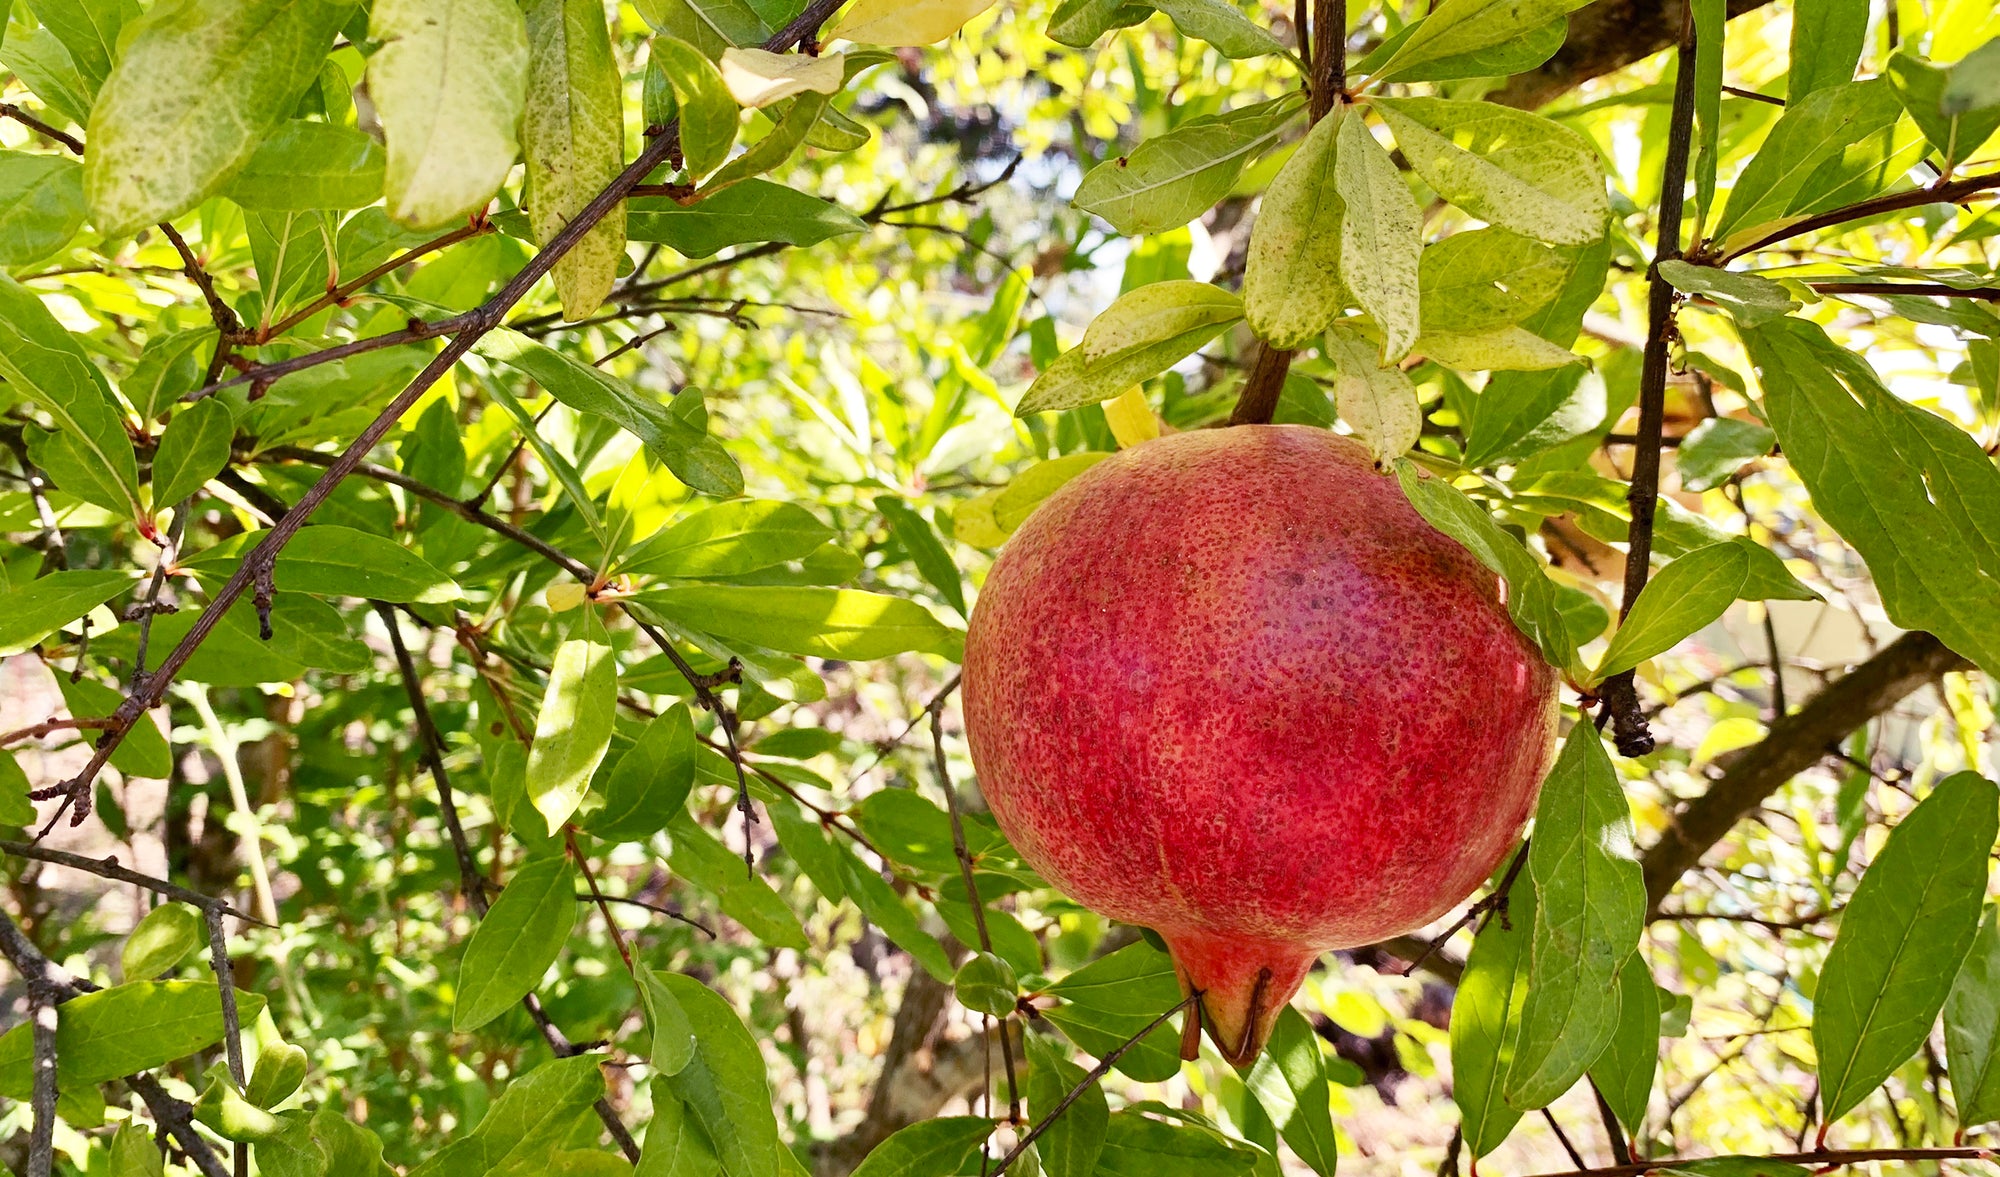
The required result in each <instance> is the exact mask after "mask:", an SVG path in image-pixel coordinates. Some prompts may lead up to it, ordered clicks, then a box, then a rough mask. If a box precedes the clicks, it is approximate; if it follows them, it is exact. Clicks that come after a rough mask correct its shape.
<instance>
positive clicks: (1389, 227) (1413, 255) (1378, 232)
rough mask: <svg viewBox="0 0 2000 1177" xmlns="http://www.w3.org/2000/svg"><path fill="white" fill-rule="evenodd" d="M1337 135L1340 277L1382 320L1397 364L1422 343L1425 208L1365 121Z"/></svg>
mask: <svg viewBox="0 0 2000 1177" xmlns="http://www.w3.org/2000/svg"><path fill="white" fill-rule="evenodd" d="M1338 134H1339V138H1338V140H1337V143H1338V151H1337V152H1336V158H1335V159H1334V164H1333V174H1334V186H1335V188H1336V190H1337V191H1338V192H1339V193H1340V199H1341V200H1343V201H1345V202H1346V205H1347V207H1346V210H1345V212H1344V213H1343V215H1342V217H1341V222H1340V276H1341V280H1342V281H1344V282H1345V283H1346V284H1347V288H1348V289H1349V290H1350V291H1352V292H1353V293H1354V299H1355V301H1356V302H1358V303H1360V304H1361V309H1363V310H1365V311H1367V312H1368V313H1369V314H1370V315H1373V316H1374V317H1375V321H1376V322H1377V323H1379V324H1380V325H1381V329H1382V337H1383V349H1382V350H1383V358H1384V359H1385V360H1387V361H1388V362H1390V363H1394V362H1396V361H1397V360H1400V359H1402V358H1403V357H1404V356H1406V355H1408V354H1410V348H1411V347H1412V346H1414V345H1415V344H1416V342H1417V321H1418V320H1417V267H1418V263H1419V259H1420V258H1421V257H1422V255H1423V251H1424V239H1423V230H1424V216H1423V211H1422V210H1421V209H1419V208H1418V207H1417V200H1416V197H1414V196H1411V195H1410V186H1409V185H1408V184H1406V183H1404V181H1403V173H1402V172H1400V171H1398V170H1397V168H1396V164H1395V162H1394V161H1393V160H1391V159H1390V158H1389V153H1388V152H1387V151H1384V150H1383V149H1382V145H1381V144H1380V143H1378V142H1376V141H1375V136H1374V135H1373V134H1372V133H1371V132H1370V131H1369V130H1368V124H1367V123H1366V122H1365V121H1364V120H1362V119H1360V118H1358V117H1350V118H1344V119H1342V120H1340V130H1339V133H1338Z"/></svg>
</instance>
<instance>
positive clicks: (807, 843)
mask: <svg viewBox="0 0 2000 1177" xmlns="http://www.w3.org/2000/svg"><path fill="white" fill-rule="evenodd" d="M764 812H765V813H767V814H768V815H770V818H771V832H772V833H774V834H776V835H777V837H778V845H779V846H781V847H783V849H784V851H785V853H786V854H788V855H790V856H791V859H792V861H793V862H794V863H796V864H797V865H798V868H799V870H801V871H802V872H804V873H805V875H806V877H807V878H809V879H811V880H812V885H813V886H814V887H815V888H817V889H818V890H819V893H820V895H821V896H823V897H824V898H825V899H826V901H827V902H828V903H839V902H840V901H841V900H842V899H845V898H846V897H847V884H846V883H845V882H843V881H842V878H841V875H842V872H841V869H840V854H839V850H838V848H837V847H835V846H834V845H833V843H832V842H830V841H829V840H828V839H827V834H826V831H825V829H824V828H823V827H821V825H820V824H819V822H817V821H815V820H813V819H812V818H811V817H810V816H809V815H808V814H806V813H805V812H804V811H803V807H795V806H792V805H789V804H785V803H782V802H777V803H773V804H769V805H766V806H765V807H764Z"/></svg>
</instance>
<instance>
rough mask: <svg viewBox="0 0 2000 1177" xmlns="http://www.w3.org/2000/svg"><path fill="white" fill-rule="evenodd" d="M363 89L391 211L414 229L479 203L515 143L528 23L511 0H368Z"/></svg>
mask: <svg viewBox="0 0 2000 1177" xmlns="http://www.w3.org/2000/svg"><path fill="white" fill-rule="evenodd" d="M368 36H369V39H370V40H373V41H377V42H380V43H381V46H382V47H381V48H380V49H378V50H377V51H376V52H375V56H374V57H372V58H370V59H369V60H368V96H369V98H370V99H372V100H373V101H374V104H375V114H376V117H377V118H379V119H380V120H381V123H382V138H383V141H384V142H385V143H386V145H387V146H388V149H389V167H388V171H387V173H386V175H385V177H384V185H385V187H386V189H387V192H388V210H389V215H390V216H391V217H393V218H395V219H396V220H397V221H400V222H401V223H403V224H405V225H408V226H410V227H412V228H417V229H428V228H433V227H435V226H438V225H443V224H445V223H446V222H448V221H451V220H453V219H455V218H457V217H462V216H465V215H467V214H470V213H477V212H479V211H481V210H482V209H484V208H485V207H486V202H487V201H488V200H490V199H492V196H493V193H494V191H495V190H497V189H498V188H499V187H500V183H501V181H503V180H505V179H506V178H507V171H508V169H510V168H512V167H513V166H514V157H515V156H516V155H518V154H519V152H520V148H519V145H518V144H517V143H516V141H515V137H514V130H515V127H516V126H517V125H518V124H519V123H520V121H521V112H522V106H523V103H524V102H525V100H526V97H527V90H528V26H527V23H526V22H525V21H524V20H523V19H522V17H521V10H520V8H519V6H518V5H516V4H515V3H513V0H376V3H375V7H374V9H373V10H372V12H371V13H370V15H369V18H368Z"/></svg>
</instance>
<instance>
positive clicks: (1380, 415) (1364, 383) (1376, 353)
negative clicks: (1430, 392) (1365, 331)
mask: <svg viewBox="0 0 2000 1177" xmlns="http://www.w3.org/2000/svg"><path fill="white" fill-rule="evenodd" d="M1324 355H1325V356H1326V360H1327V362H1328V363H1330V364H1332V365H1333V369H1334V387H1333V400H1334V405H1335V407H1336V408H1337V409H1338V410H1339V412H1340V419H1341V420H1343V421H1345V422H1347V425H1348V428H1349V429H1352V430H1353V431H1354V437H1355V440H1357V441H1359V442H1361V444H1363V445H1365V446H1367V447H1368V452H1369V453H1370V454H1372V455H1373V456H1374V458H1375V463H1376V464H1377V465H1378V466H1379V465H1382V464H1384V463H1386V462H1388V461H1389V460H1390V459H1391V458H1397V457H1401V456H1402V455H1403V454H1406V453H1408V452H1409V450H1410V447H1411V446H1414V445H1416V444H1417V437H1418V435H1419V434H1421V433H1422V432H1423V426H1424V412H1423V409H1422V408H1421V407H1420V406H1419V405H1418V404H1417V386H1416V385H1415V384H1413V383H1411V382H1410V378H1409V376H1408V375H1407V374H1405V373H1404V371H1403V370H1402V369H1401V368H1399V367H1397V366H1396V365H1394V364H1390V365H1387V366H1386V367H1385V366H1384V365H1383V364H1382V362H1381V360H1382V352H1381V350H1380V349H1379V348H1377V347H1376V346H1375V343H1374V341H1372V340H1370V339H1368V338H1367V337H1366V336H1364V335H1362V334H1361V333H1360V332H1359V331H1356V330H1353V329H1351V328H1348V327H1346V326H1345V325H1344V324H1341V323H1335V324H1334V325H1333V326H1332V327H1331V328H1330V329H1328V331H1327V333H1326V341H1325V346H1324Z"/></svg>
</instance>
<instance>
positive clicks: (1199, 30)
mask: <svg viewBox="0 0 2000 1177" xmlns="http://www.w3.org/2000/svg"><path fill="white" fill-rule="evenodd" d="M1148 2H1149V3H1151V4H1152V6H1153V7H1154V8H1156V9H1158V10H1160V11H1161V12H1164V13H1166V14H1167V19H1169V20H1171V21H1173V22H1174V28H1176V29H1178V30H1179V31H1180V34H1181V35H1182V36H1183V37H1193V38H1194V39H1195V40H1197V41H1206V42H1208V43H1209V44H1210V45H1213V46H1215V51H1216V52H1217V53H1220V54H1222V55H1223V56H1224V57H1233V58H1246V57H1264V56H1266V55H1268V54H1273V53H1284V52H1285V47H1284V46H1283V45H1281V44H1279V43H1278V38H1276V37H1275V36H1272V35H1271V30H1269V29H1267V28H1265V27H1264V26H1263V25H1260V24H1258V23H1257V22H1256V21H1253V20H1251V19H1250V18H1249V17H1247V16H1245V15H1243V14H1242V13H1241V12H1239V11H1237V9H1236V7H1235V6H1234V5H1233V4H1230V3H1229V0H1148Z"/></svg>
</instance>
